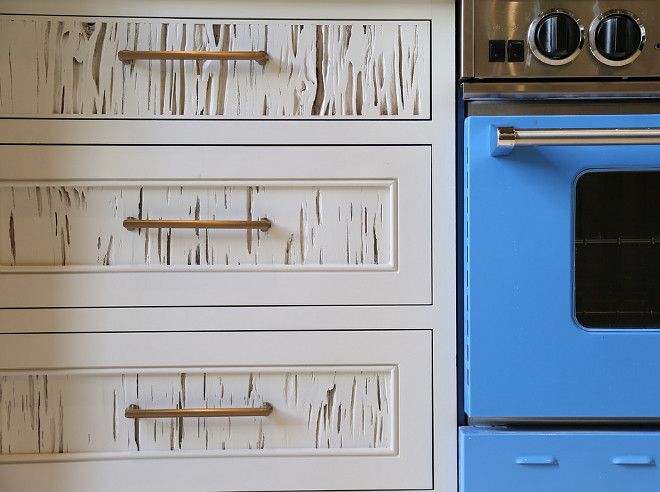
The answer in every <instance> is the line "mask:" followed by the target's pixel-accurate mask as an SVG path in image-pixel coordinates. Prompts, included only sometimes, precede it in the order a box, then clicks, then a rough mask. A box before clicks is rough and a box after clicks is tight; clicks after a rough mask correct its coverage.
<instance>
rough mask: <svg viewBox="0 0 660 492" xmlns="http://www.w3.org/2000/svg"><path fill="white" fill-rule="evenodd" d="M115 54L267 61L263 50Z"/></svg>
mask: <svg viewBox="0 0 660 492" xmlns="http://www.w3.org/2000/svg"><path fill="white" fill-rule="evenodd" d="M117 56H118V57H119V59H120V60H122V61H130V60H198V61H201V60H229V61H236V60H254V61H256V62H257V63H259V65H264V64H265V63H266V62H267V61H268V53H266V52H265V51H130V50H121V51H120V52H119V53H118V54H117Z"/></svg>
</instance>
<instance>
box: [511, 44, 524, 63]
mask: <svg viewBox="0 0 660 492" xmlns="http://www.w3.org/2000/svg"><path fill="white" fill-rule="evenodd" d="M507 51H508V53H509V61H510V62H523V61H525V41H523V40H522V39H512V40H510V41H509V42H508V46H507Z"/></svg>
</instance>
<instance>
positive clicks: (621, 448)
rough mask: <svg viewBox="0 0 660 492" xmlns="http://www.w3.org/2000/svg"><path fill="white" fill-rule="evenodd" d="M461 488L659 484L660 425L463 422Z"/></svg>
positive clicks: (629, 489) (623, 491)
mask: <svg viewBox="0 0 660 492" xmlns="http://www.w3.org/2000/svg"><path fill="white" fill-rule="evenodd" d="M459 439H460V447H459V449H460V457H459V459H460V474H461V476H460V483H461V487H460V491H461V492H485V491H488V492H500V491H502V492H532V491H533V492H545V491H547V492H557V491H560V492H590V491H594V492H595V491H608V492H649V491H657V490H660V469H659V468H658V460H660V431H648V430H647V431H644V432H631V431H586V430H582V431H557V430H547V431H546V430H537V429H529V430H512V429H504V428H497V427H465V428H462V429H460V431H459Z"/></svg>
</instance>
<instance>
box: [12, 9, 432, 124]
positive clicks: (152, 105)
mask: <svg viewBox="0 0 660 492" xmlns="http://www.w3.org/2000/svg"><path fill="white" fill-rule="evenodd" d="M0 47H2V49H0V67H1V68H0V115H3V116H17V117H25V116H33V117H45V116H56V115H60V116H72V115H79V116H82V117H95V118H98V117H128V118H154V117H158V118H160V117H175V116H181V117H195V118H197V117H211V118H247V119H262V118H267V119H268V118H297V117H298V118H316V117H321V118H343V117H355V118H381V117H384V118H394V119H428V118H429V117H430V83H429V77H430V22H429V21H353V22H345V21H343V22H341V21H339V22H329V21H307V20H305V21H267V22H264V21H250V20H209V19H201V20H190V19H186V20H177V19H150V18H133V19H131V18H85V17H39V16H9V15H4V16H0ZM120 51H122V52H123V51H149V52H154V51H163V52H170V54H169V55H166V56H170V57H171V56H174V55H172V53H171V52H180V51H186V52H201V54H196V55H190V56H192V57H195V56H202V57H208V56H209V53H212V52H225V53H232V52H243V54H241V53H238V54H232V55H230V56H231V57H234V56H238V57H239V58H240V57H246V55H245V54H244V52H254V53H258V52H264V51H265V52H266V53H267V57H268V60H267V61H265V62H263V61H255V60H254V59H253V60H249V59H248V60H240V59H239V60H233V59H232V60H228V61H227V60H201V61H198V60H194V59H188V60H183V61H181V60H158V59H137V60H126V59H120V56H119V55H118V54H119V52H120ZM131 56H134V55H132V54H126V55H124V54H122V58H124V57H131ZM145 56H147V57H153V56H155V55H154V54H153V53H150V54H147V55H145ZM258 56H260V55H247V58H251V57H252V58H254V57H258Z"/></svg>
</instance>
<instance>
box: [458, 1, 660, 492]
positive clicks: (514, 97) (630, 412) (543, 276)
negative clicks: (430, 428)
mask: <svg viewBox="0 0 660 492" xmlns="http://www.w3.org/2000/svg"><path fill="white" fill-rule="evenodd" d="M461 7H462V12H461V17H462V21H463V29H462V51H461V80H460V81H459V84H460V88H459V89H460V90H459V93H460V94H461V96H462V97H461V100H460V102H459V108H458V109H459V111H458V114H459V115H460V119H459V124H460V125H463V127H464V132H463V134H462V137H461V141H459V149H462V150H460V151H459V152H460V153H461V155H459V159H458V161H459V163H460V164H459V166H460V169H459V171H458V176H459V182H458V193H459V195H460V194H461V193H462V197H461V199H460V200H462V203H461V202H460V201H459V208H461V209H462V214H461V215H460V216H459V217H458V222H459V224H460V226H459V228H461V227H462V234H459V236H460V237H459V242H461V246H462V247H459V252H462V253H461V254H462V258H461V261H460V266H459V275H460V276H462V279H463V296H462V300H461V301H460V306H459V317H461V318H462V326H461V327H460V328H459V329H460V330H461V333H460V335H461V336H462V340H463V342H464V350H463V357H462V359H461V364H462V368H463V371H462V372H463V385H462V387H463V393H462V400H463V402H462V405H461V408H460V409H459V421H460V422H462V424H463V425H462V426H461V428H460V430H459V483H460V490H461V491H462V492H484V491H487V492H499V491H507V492H509V491H535V492H544V491H548V492H549V491H557V490H565V491H570V492H573V491H575V492H583V491H599V492H601V491H602V492H637V491H639V492H642V491H644V492H646V491H652V490H660V3H659V2H657V0H626V1H625V2H622V1H621V0H618V1H617V0H584V1H579V2H578V1H575V0H573V1H568V0H463V2H462V4H461Z"/></svg>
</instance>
